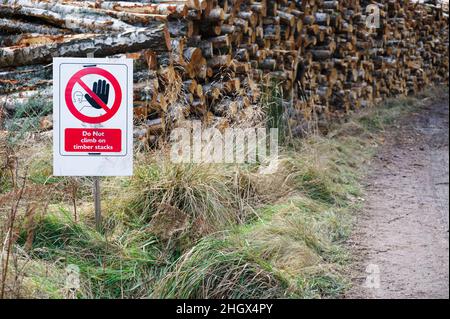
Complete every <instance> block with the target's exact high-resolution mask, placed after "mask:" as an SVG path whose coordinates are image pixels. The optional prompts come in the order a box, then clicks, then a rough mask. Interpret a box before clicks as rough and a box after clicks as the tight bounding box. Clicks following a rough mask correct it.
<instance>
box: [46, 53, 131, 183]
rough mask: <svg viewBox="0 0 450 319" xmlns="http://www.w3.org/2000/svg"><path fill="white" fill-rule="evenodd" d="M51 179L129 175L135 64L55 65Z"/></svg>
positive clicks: (67, 61) (68, 61) (77, 61)
mask: <svg viewBox="0 0 450 319" xmlns="http://www.w3.org/2000/svg"><path fill="white" fill-rule="evenodd" d="M53 123H54V124H53V174H54V175H55V176H130V175H132V174H133V60H131V59H98V58H54V59H53Z"/></svg>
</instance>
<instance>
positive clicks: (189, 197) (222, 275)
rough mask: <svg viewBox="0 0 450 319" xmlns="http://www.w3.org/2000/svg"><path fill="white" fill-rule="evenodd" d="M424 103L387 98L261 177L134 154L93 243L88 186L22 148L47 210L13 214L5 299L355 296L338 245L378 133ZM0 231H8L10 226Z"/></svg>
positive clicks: (107, 192)
mask: <svg viewBox="0 0 450 319" xmlns="http://www.w3.org/2000/svg"><path fill="white" fill-rule="evenodd" d="M433 94H434V93H433ZM433 94H430V93H427V94H426V95H424V96H422V97H420V98H421V99H425V98H428V97H429V96H432V95H433ZM421 101H422V100H419V99H412V98H404V99H396V100H389V101H387V102H386V103H385V104H384V105H383V106H380V107H378V108H372V109H368V110H364V111H362V112H359V113H356V114H354V115H353V116H351V117H349V118H347V119H346V120H345V121H344V122H343V123H340V124H338V125H333V126H332V128H331V129H330V133H329V134H328V135H327V136H318V135H314V136H311V137H308V138H305V139H302V140H297V141H290V143H289V144H290V146H289V147H288V148H285V149H284V150H283V151H282V152H281V154H280V158H279V160H278V167H277V169H276V170H275V171H274V172H272V173H271V174H261V167H258V166H245V165H231V164H230V165H218V164H214V165H212V164H196V165H194V164H183V165H178V164H173V163H171V162H170V161H169V159H168V158H167V156H166V155H165V153H164V151H158V152H155V153H154V154H153V153H152V154H150V153H142V154H138V156H137V158H136V169H135V174H134V176H133V177H132V178H105V179H104V180H103V181H102V192H103V194H102V196H103V202H102V206H103V214H104V230H103V231H102V232H100V233H99V232H97V231H95V229H94V221H93V203H92V198H91V195H90V189H89V185H90V180H89V179H78V180H74V179H59V178H58V179H57V178H55V177H52V176H51V158H50V156H47V155H48V152H49V151H48V150H49V149H48V147H49V146H48V145H49V144H48V143H46V142H45V141H44V142H42V144H39V143H38V144H37V145H31V146H30V145H27V146H21V147H20V150H21V151H18V152H17V154H16V156H17V157H18V158H21V160H20V162H19V164H20V165H21V167H22V168H21V169H22V170H23V169H24V168H23V167H27V173H26V174H25V173H24V172H22V173H18V176H16V180H17V181H20V180H21V178H22V179H23V178H24V177H26V178H27V183H28V184H27V185H29V186H33V187H35V188H36V187H46V189H47V188H48V189H50V191H49V192H48V193H46V194H47V195H48V196H46V197H45V198H46V203H45V205H41V206H42V207H44V208H45V209H44V208H42V209H39V210H36V212H35V213H33V214H31V213H30V211H33V210H32V209H31V208H32V207H34V206H33V205H34V204H35V203H36V202H37V201H38V200H37V199H36V198H34V199H33V198H31V197H30V199H28V197H26V198H25V199H20V200H19V202H18V205H17V207H18V210H17V211H18V216H17V222H16V223H15V226H14V229H13V230H12V232H14V233H15V234H16V237H15V238H14V248H13V253H14V256H13V257H14V258H13V259H12V262H11V263H12V265H13V266H12V267H11V268H10V271H9V273H8V274H7V276H6V285H5V286H6V297H33V298H69V297H76V298H331V297H337V296H339V294H341V293H342V292H343V291H344V290H345V289H346V288H347V287H348V285H349V283H348V281H347V279H346V278H345V276H344V275H343V274H344V273H345V271H344V270H345V267H347V265H348V262H349V255H348V252H347V251H346V250H345V248H344V245H343V243H344V242H345V240H346V239H347V237H348V236H349V234H350V231H351V226H352V221H353V216H354V212H355V211H356V210H358V209H359V207H360V205H361V203H362V200H361V197H362V189H361V186H360V184H359V181H360V178H361V176H362V175H363V174H364V167H366V166H367V161H369V160H370V158H371V156H372V155H373V153H374V151H375V150H376V148H377V146H378V145H379V144H381V143H382V139H381V138H379V134H380V132H382V131H383V130H384V129H385V128H386V127H389V126H391V125H395V121H396V119H398V118H399V117H401V116H402V115H403V114H405V113H406V112H410V111H412V110H414V109H415V108H417V107H418V106H420V104H421V103H422V102H421ZM33 147H35V148H33ZM45 147H47V148H45ZM38 150H40V152H38ZM42 150H47V152H46V151H42ZM21 152H22V153H21ZM26 154H35V155H34V156H27V155H26ZM3 156H4V155H3ZM4 162H5V160H4V158H2V159H1V161H0V164H1V163H4ZM261 165H263V164H261ZM9 175H11V174H9V173H8V172H7V170H6V169H5V168H4V167H2V171H1V172H0V187H2V188H3V190H2V192H0V203H1V205H0V216H8V214H9V213H8V212H9V211H11V207H13V205H14V203H15V200H16V202H17V200H18V198H17V196H16V195H17V194H16V195H14V196H13V195H12V193H11V192H12V191H13V189H14V188H12V187H11V182H9V179H10V177H9ZM17 184H19V183H17ZM2 185H8V186H7V188H8V189H6V186H2ZM16 189H17V186H16ZM25 193H26V192H25ZM74 194H75V195H74ZM8 196H9V198H10V199H11V200H9V201H8V200H6V198H7V197H8ZM40 200H41V201H42V198H41V199H40ZM30 207H31V208H30ZM27 212H28V213H27ZM30 216H32V218H31V217H30ZM0 221H1V222H2V223H3V225H5V227H3V228H4V229H6V225H7V218H6V219H5V218H1V219H0ZM6 233H7V231H6V230H3V231H2V233H1V235H2V236H3V237H2V242H3V238H4V236H5V235H6ZM2 265H3V263H2ZM68 266H69V268H68ZM70 266H75V267H76V268H75V269H78V271H79V276H80V286H79V288H78V289H76V291H75V292H73V291H67V288H66V281H67V279H66V278H67V276H68V274H67V269H73V268H70Z"/></svg>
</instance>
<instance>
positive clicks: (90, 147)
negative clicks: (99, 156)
mask: <svg viewBox="0 0 450 319" xmlns="http://www.w3.org/2000/svg"><path fill="white" fill-rule="evenodd" d="M64 134H65V145H64V149H65V151H66V152H83V153H86V152H88V153H106V152H109V153H118V152H121V151H122V134H121V130H120V129H88V128H67V129H65V132H64Z"/></svg>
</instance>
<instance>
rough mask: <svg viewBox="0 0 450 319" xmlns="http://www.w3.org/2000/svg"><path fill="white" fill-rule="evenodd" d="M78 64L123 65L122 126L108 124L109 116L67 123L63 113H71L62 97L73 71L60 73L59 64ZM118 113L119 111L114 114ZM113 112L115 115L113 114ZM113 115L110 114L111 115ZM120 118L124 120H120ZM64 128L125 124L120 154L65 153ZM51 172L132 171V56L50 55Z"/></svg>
mask: <svg viewBox="0 0 450 319" xmlns="http://www.w3.org/2000/svg"><path fill="white" fill-rule="evenodd" d="M71 64H72V65H80V68H79V70H81V69H83V68H84V67H90V66H94V65H95V66H97V67H100V68H104V69H106V70H108V65H116V66H117V65H122V66H124V70H126V72H124V73H125V74H120V78H121V80H120V81H119V82H120V85H121V89H122V94H123V99H122V100H123V103H122V104H121V105H120V108H125V109H126V112H118V114H119V113H120V114H122V115H120V116H121V117H123V120H122V119H120V122H121V123H123V127H122V126H121V127H114V126H111V125H110V123H108V122H110V121H112V120H108V121H106V122H104V123H101V124H88V123H83V122H81V121H79V120H78V121H79V124H77V125H75V126H73V127H72V126H71V127H67V126H66V124H65V121H64V120H61V117H62V116H66V117H67V116H73V115H72V114H71V113H70V112H69V111H68V109H67V105H66V102H65V99H64V91H65V89H66V88H65V86H66V85H67V81H68V79H69V78H71V77H72V76H73V74H64V73H61V66H62V65H71ZM115 116H119V115H115ZM115 116H114V117H115ZM114 117H113V118H114ZM122 121H123V122H122ZM66 128H106V129H107V128H125V129H124V131H126V132H123V133H122V134H125V135H126V136H125V137H126V138H125V139H123V141H124V142H123V145H122V149H124V150H126V151H125V152H121V153H120V154H114V153H112V154H108V153H100V154H94V155H89V154H87V153H84V154H82V153H80V154H76V153H69V154H68V153H67V152H65V151H64V150H63V149H62V148H63V147H64V140H63V139H64V130H65V129H66ZM53 175H55V176H131V175H133V60H132V59H107V58H54V59H53Z"/></svg>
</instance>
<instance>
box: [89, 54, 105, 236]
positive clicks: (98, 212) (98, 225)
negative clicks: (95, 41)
mask: <svg viewBox="0 0 450 319" xmlns="http://www.w3.org/2000/svg"><path fill="white" fill-rule="evenodd" d="M86 57H87V58H94V53H93V52H92V53H88V54H86ZM93 179H94V189H93V195H94V207H95V229H97V231H101V229H102V207H101V198H100V196H101V195H100V194H101V193H100V176H94V177H93Z"/></svg>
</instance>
